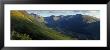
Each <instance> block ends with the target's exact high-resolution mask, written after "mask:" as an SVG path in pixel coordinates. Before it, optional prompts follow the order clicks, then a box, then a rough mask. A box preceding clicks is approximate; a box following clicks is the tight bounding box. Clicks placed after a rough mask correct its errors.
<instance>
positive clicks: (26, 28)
mask: <svg viewBox="0 0 110 50" xmlns="http://www.w3.org/2000/svg"><path fill="white" fill-rule="evenodd" d="M11 28H12V29H11V30H12V31H13V30H15V31H17V32H20V33H27V34H29V35H31V36H32V37H34V38H35V39H56V40H67V39H73V38H71V37H70V36H67V35H63V34H60V33H58V32H57V31H55V30H52V29H49V28H47V27H46V26H45V25H44V24H42V23H39V22H37V21H35V19H34V18H33V17H31V16H29V15H28V14H27V13H26V12H25V11H15V10H13V11H11Z"/></svg>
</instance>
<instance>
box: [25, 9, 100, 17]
mask: <svg viewBox="0 0 110 50" xmlns="http://www.w3.org/2000/svg"><path fill="white" fill-rule="evenodd" d="M27 12H28V13H29V14H30V13H34V14H37V15H40V16H43V17H48V16H51V15H55V16H59V15H75V14H82V15H89V16H94V17H97V18H99V17H100V11H99V10H27Z"/></svg>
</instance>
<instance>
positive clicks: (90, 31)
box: [44, 14, 100, 39]
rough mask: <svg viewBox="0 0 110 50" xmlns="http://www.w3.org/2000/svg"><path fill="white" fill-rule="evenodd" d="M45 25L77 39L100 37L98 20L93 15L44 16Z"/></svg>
mask: <svg viewBox="0 0 110 50" xmlns="http://www.w3.org/2000/svg"><path fill="white" fill-rule="evenodd" d="M44 21H45V22H46V25H47V26H48V27H50V28H53V29H55V30H57V31H59V32H61V33H62V34H66V35H70V36H73V37H76V38H78V39H100V20H99V19H98V18H96V17H93V16H88V15H82V14H76V15H67V16H54V15H52V16H50V17H44Z"/></svg>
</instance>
